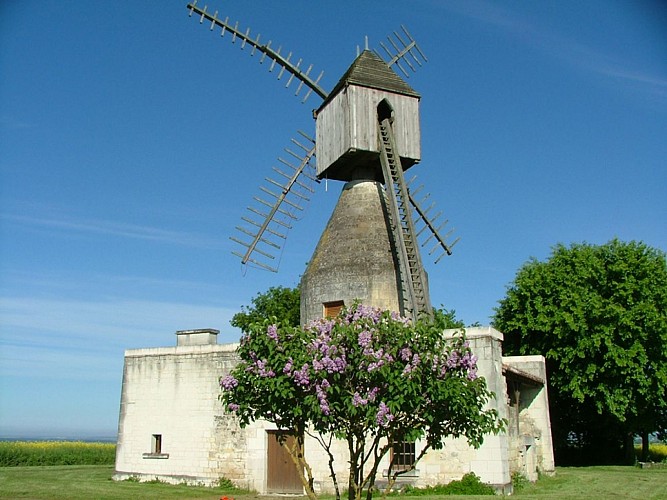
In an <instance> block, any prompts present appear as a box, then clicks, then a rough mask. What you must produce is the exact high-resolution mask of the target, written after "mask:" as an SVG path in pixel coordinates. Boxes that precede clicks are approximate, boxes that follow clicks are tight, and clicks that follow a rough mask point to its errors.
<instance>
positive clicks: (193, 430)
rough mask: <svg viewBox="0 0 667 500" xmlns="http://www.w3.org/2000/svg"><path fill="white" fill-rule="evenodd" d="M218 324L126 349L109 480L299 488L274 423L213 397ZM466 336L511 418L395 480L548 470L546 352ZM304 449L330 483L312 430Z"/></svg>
mask: <svg viewBox="0 0 667 500" xmlns="http://www.w3.org/2000/svg"><path fill="white" fill-rule="evenodd" d="M217 333H218V332H217V331H216V330H189V331H181V332H177V345H176V346H175V347H159V348H148V349H132V350H128V351H126V353H125V366H124V370H123V386H122V387H123V388H122V397H121V405H120V418H119V425H118V447H117V455H116V471H115V475H114V479H117V480H122V479H127V478H130V477H134V478H138V479H140V480H153V479H156V478H157V479H160V480H162V481H166V482H171V483H182V482H186V483H190V484H205V485H215V484H216V483H217V482H218V481H219V480H220V479H221V478H227V479H230V480H232V481H233V482H234V483H235V484H237V485H238V486H240V487H243V488H249V489H252V490H256V491H258V492H259V493H299V494H301V493H303V489H302V486H301V484H300V482H299V480H298V477H297V476H296V470H295V469H294V465H293V464H292V462H291V460H290V459H289V458H288V457H287V455H286V451H285V450H284V448H282V447H281V446H280V444H279V443H278V440H277V436H278V434H277V432H278V431H277V429H276V428H275V427H274V426H273V425H272V424H270V423H269V422H256V423H254V424H253V425H250V426H248V427H246V428H245V429H241V428H240V427H239V426H238V424H237V422H236V420H235V417H234V416H233V415H230V414H229V413H227V412H225V411H224V409H223V407H222V404H221V403H220V401H219V400H218V396H219V394H220V388H219V385H218V380H219V377H220V376H222V375H225V374H227V373H229V371H230V370H231V369H232V368H233V367H234V366H235V364H236V363H237V361H238V358H237V355H236V353H235V351H236V347H237V344H217V343H216V336H217ZM446 333H447V334H453V333H454V331H448V332H446ZM466 336H467V338H468V340H469V341H470V344H471V348H472V349H473V352H474V353H475V354H476V355H477V356H478V357H479V361H478V366H479V370H478V373H479V374H480V375H481V376H483V377H485V379H486V381H487V384H488V386H489V389H490V390H492V391H493V392H494V393H495V394H496V399H495V400H494V401H492V402H491V405H493V406H494V407H495V408H496V409H497V410H498V412H499V414H500V416H501V417H503V418H506V419H507V420H508V422H509V425H508V429H507V432H506V433H503V434H500V435H498V436H492V435H491V436H487V437H486V439H485V440H484V444H483V445H482V446H481V447H480V448H479V449H477V450H475V449H473V448H471V447H469V446H468V445H467V443H466V442H465V440H464V439H449V440H447V442H446V445H445V447H444V448H443V449H441V450H436V451H430V452H428V453H427V454H426V455H425V456H424V458H423V459H422V460H421V461H420V462H419V463H418V465H417V468H416V470H415V471H413V472H411V473H410V474H409V475H408V476H407V477H404V478H403V479H402V481H403V482H406V481H407V482H409V483H410V484H413V485H415V486H426V485H434V484H444V483H448V482H449V481H452V480H454V479H460V478H461V477H462V476H463V475H464V474H466V473H468V472H471V471H472V472H474V473H475V474H477V475H478V476H479V477H480V478H481V479H482V481H484V482H486V483H489V484H492V485H493V486H495V487H496V488H497V489H498V490H499V491H504V492H509V491H510V490H511V475H512V473H513V472H519V473H521V474H523V475H524V476H526V477H527V478H529V479H531V480H534V479H536V478H537V473H538V471H539V472H541V473H546V474H549V473H551V472H553V470H554V460H553V450H552V443H551V429H550V424H549V410H548V398H547V391H546V387H545V371H544V359H543V358H542V357H540V356H527V357H502V352H501V348H502V334H501V333H500V332H498V331H497V330H494V329H493V328H489V327H486V328H469V329H467V331H466ZM419 447H420V442H419V441H417V442H416V443H414V444H413V445H412V446H411V447H408V448H407V449H404V450H401V451H400V452H401V453H405V455H406V456H405V459H406V460H407V461H409V460H410V459H411V457H414V456H415V455H418V454H419V452H420V448H419ZM305 451H306V456H307V460H308V462H309V463H310V464H311V466H312V468H313V474H314V476H315V479H316V482H315V487H316V489H317V490H319V491H321V492H325V491H332V488H333V483H332V482H331V480H330V479H329V472H328V465H327V458H326V455H325V453H324V452H323V451H322V450H321V449H320V448H319V445H318V444H317V443H316V442H315V441H314V440H312V439H306V443H305ZM346 455H347V447H346V445H345V443H342V442H341V443H340V446H338V448H337V451H336V464H337V470H338V471H339V472H338V474H339V481H340V482H341V484H346V480H347V478H346V472H347V464H346V460H347V456H346ZM388 460H389V458H388V457H387V464H386V465H385V470H386V467H387V466H388ZM385 474H386V472H385ZM382 481H383V479H382V477H378V482H379V483H380V484H381V483H382Z"/></svg>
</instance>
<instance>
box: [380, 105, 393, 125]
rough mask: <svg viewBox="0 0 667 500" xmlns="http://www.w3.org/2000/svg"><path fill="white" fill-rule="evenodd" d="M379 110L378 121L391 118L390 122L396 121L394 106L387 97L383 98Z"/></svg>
mask: <svg viewBox="0 0 667 500" xmlns="http://www.w3.org/2000/svg"><path fill="white" fill-rule="evenodd" d="M377 110H378V121H379V122H382V121H384V120H386V119H387V118H388V119H389V122H393V121H394V108H392V107H391V104H389V101H387V99H382V100H381V101H380V103H379V104H378V107H377Z"/></svg>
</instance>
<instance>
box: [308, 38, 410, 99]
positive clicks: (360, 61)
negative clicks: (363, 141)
mask: <svg viewBox="0 0 667 500" xmlns="http://www.w3.org/2000/svg"><path fill="white" fill-rule="evenodd" d="M348 85H358V86H361V87H369V88H373V89H378V90H385V91H387V92H393V93H396V94H402V95H408V96H411V97H416V98H418V99H419V98H420V97H421V96H420V95H419V94H418V93H417V92H416V91H415V90H414V89H413V88H412V87H410V85H408V84H407V83H406V82H405V81H404V80H403V79H402V78H401V77H400V76H398V75H397V74H396V73H395V72H394V71H393V70H392V69H391V68H390V67H389V66H387V63H386V62H384V61H383V60H382V59H381V58H380V57H379V56H378V55H376V54H375V53H374V52H371V51H370V50H364V51H363V52H362V53H361V54H359V56H358V57H357V58H356V59H355V60H354V62H353V63H352V65H351V66H350V67H349V68H348V70H347V71H346V72H345V74H344V75H343V77H342V78H341V79H340V80H339V81H338V83H337V84H336V86H335V87H334V88H333V90H332V91H331V92H330V93H329V95H328V97H327V98H326V99H325V101H324V102H323V103H322V105H321V106H320V107H319V109H318V111H319V110H321V109H322V108H323V107H325V106H326V105H327V103H328V102H329V101H330V100H331V99H332V98H333V97H334V96H335V95H336V94H338V92H340V91H341V89H343V88H345V87H346V86H348Z"/></svg>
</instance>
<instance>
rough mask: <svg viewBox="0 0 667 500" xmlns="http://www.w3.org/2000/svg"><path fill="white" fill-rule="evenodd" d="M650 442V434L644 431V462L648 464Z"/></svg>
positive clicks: (642, 459)
mask: <svg viewBox="0 0 667 500" xmlns="http://www.w3.org/2000/svg"><path fill="white" fill-rule="evenodd" d="M648 452H649V442H648V432H647V431H642V458H641V461H642V462H648Z"/></svg>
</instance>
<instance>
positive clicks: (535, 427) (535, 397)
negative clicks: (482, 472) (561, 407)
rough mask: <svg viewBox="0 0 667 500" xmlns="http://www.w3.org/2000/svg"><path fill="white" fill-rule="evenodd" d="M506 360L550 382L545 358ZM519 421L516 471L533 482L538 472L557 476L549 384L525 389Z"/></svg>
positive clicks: (514, 458) (514, 445) (514, 442)
mask: <svg viewBox="0 0 667 500" xmlns="http://www.w3.org/2000/svg"><path fill="white" fill-rule="evenodd" d="M502 360H503V363H504V364H506V365H509V366H511V367H513V368H516V369H518V370H521V371H522V372H525V373H528V374H530V375H532V376H535V377H537V378H539V379H541V380H544V381H545V382H546V380H547V373H546V363H545V359H544V356H505V357H503V359H502ZM518 420H519V421H518V429H517V430H518V432H517V435H516V436H512V445H511V450H512V452H513V456H512V460H511V461H510V464H511V469H512V471H515V470H516V471H517V472H520V473H522V474H523V475H525V476H526V478H527V479H529V480H531V481H535V480H537V476H538V473H543V474H553V473H554V471H555V462H554V454H553V442H552V437H551V419H550V416H549V396H548V392H547V387H546V384H545V385H543V386H539V387H537V386H535V387H522V389H521V403H520V406H519V415H518Z"/></svg>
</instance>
